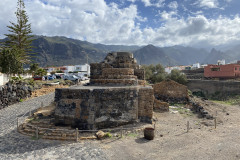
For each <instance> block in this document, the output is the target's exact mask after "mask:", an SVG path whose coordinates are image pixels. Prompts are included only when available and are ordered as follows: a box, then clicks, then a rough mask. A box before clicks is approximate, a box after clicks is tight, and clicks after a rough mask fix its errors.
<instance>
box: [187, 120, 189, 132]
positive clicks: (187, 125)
mask: <svg viewBox="0 0 240 160" xmlns="http://www.w3.org/2000/svg"><path fill="white" fill-rule="evenodd" d="M188 131H189V121H187V132H188Z"/></svg>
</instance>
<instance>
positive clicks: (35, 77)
mask: <svg viewBox="0 0 240 160" xmlns="http://www.w3.org/2000/svg"><path fill="white" fill-rule="evenodd" d="M33 79H34V80H42V77H41V76H34V77H33Z"/></svg>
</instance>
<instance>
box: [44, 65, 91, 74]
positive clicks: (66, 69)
mask: <svg viewBox="0 0 240 160" xmlns="http://www.w3.org/2000/svg"><path fill="white" fill-rule="evenodd" d="M45 69H46V71H47V72H48V73H51V72H57V71H62V73H65V74H69V73H73V72H76V73H78V75H88V76H90V65H89V64H84V65H71V66H61V67H47V68H45Z"/></svg>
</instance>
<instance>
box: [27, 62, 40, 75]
mask: <svg viewBox="0 0 240 160" xmlns="http://www.w3.org/2000/svg"><path fill="white" fill-rule="evenodd" d="M38 69H39V66H38V63H32V64H30V70H29V71H30V73H32V75H35V72H36V71H37V70H38Z"/></svg>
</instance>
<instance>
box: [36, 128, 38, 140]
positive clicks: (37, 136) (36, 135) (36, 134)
mask: <svg viewBox="0 0 240 160" xmlns="http://www.w3.org/2000/svg"><path fill="white" fill-rule="evenodd" d="M36 139H38V127H36Z"/></svg>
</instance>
